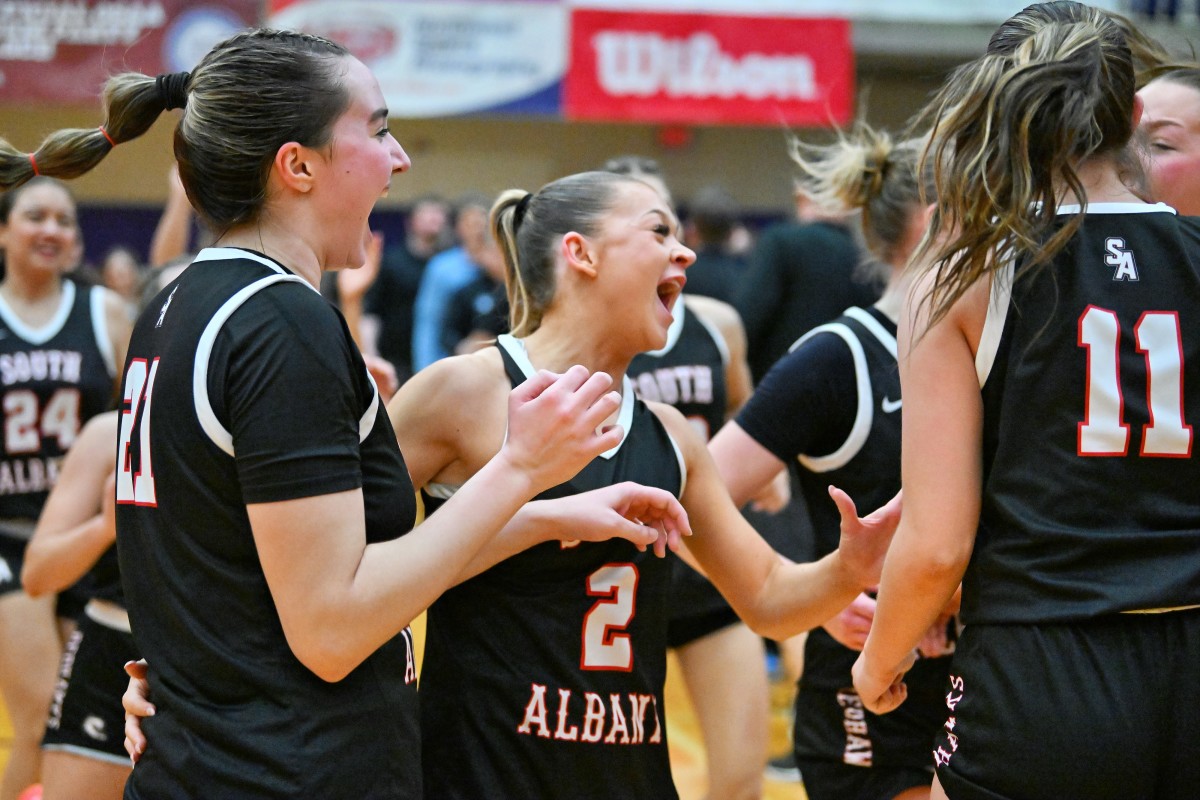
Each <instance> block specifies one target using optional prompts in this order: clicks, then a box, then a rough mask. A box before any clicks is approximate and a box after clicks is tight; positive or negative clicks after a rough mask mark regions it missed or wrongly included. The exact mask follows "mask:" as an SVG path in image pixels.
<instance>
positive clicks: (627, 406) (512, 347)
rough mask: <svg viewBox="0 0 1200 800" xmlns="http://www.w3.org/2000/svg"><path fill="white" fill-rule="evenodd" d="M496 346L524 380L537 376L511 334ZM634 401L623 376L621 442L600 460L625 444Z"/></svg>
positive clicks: (619, 418)
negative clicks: (514, 364) (508, 356)
mask: <svg viewBox="0 0 1200 800" xmlns="http://www.w3.org/2000/svg"><path fill="white" fill-rule="evenodd" d="M496 344H498V345H499V346H500V347H503V348H504V352H506V353H508V354H509V355H510V356H511V357H512V360H513V361H515V362H516V364H517V366H518V367H520V369H521V374H523V375H524V376H525V377H526V378H532V377H533V376H534V375H535V374H537V370H536V369H534V367H533V362H531V361H530V360H529V353H528V351H526V350H525V343H524V342H523V341H521V340H520V339H518V338H516V337H515V336H513V335H512V334H509V333H502V334H500V335H499V336H498V337H496ZM635 399H636V395H634V393H633V383H632V382H631V381H630V380H629V376H628V375H623V376H622V377H621V409H620V411H618V412H617V424H618V425H620V426H621V441H619V442H617V444H616V446H615V447H613V448H612V449H610V450H606V451H604V452H603V453H601V454H600V457H601V458H604V459H610V458H612V457H613V456H615V455H616V454H617V452H618V451H619V450H620V449H621V445H623V444H625V440H626V439H627V438H628V437H629V426H630V424H632V422H633V403H634V400H635ZM504 439H505V441H508V431H507V430H506V431H505V432H504Z"/></svg>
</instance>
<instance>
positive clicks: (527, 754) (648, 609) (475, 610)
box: [139, 335, 685, 800]
mask: <svg viewBox="0 0 1200 800" xmlns="http://www.w3.org/2000/svg"><path fill="white" fill-rule="evenodd" d="M498 346H499V347H500V348H501V353H502V356H503V358H504V364H505V368H506V370H507V372H508V375H509V378H510V379H511V381H512V383H513V385H514V386H516V385H518V384H520V383H522V382H523V381H524V380H525V379H526V377H528V376H530V375H532V374H533V372H534V370H533V367H532V365H531V364H530V363H529V359H528V356H526V354H525V348H524V345H523V344H522V343H521V342H520V341H519V340H517V339H514V338H513V337H511V336H508V335H504V336H501V337H500V340H499V343H498ZM623 394H624V399H623V401H622V404H621V410H620V419H619V421H620V424H621V425H622V427H623V428H624V430H625V432H626V433H625V438H624V440H623V441H622V442H621V444H620V445H619V446H618V447H616V448H614V449H613V450H610V451H609V452H607V453H605V454H603V455H602V456H600V457H599V458H596V459H595V460H594V461H592V462H591V463H590V464H589V465H588V466H586V467H585V468H584V469H583V470H582V471H581V472H580V473H579V474H578V475H577V476H576V477H575V478H573V479H572V480H570V481H568V482H567V483H564V484H561V485H559V486H557V487H555V488H554V489H551V490H550V491H548V492H545V493H544V494H542V495H540V496H539V497H540V498H552V497H564V496H569V495H572V494H577V493H580V492H584V491H588V490H590V489H597V488H601V487H604V486H608V485H611V484H614V483H618V482H621V481H636V482H638V483H641V484H645V485H648V486H657V487H660V488H663V489H666V490H668V491H670V492H671V493H672V494H675V495H676V496H678V495H680V494H681V493H682V490H683V482H684V479H685V478H684V474H683V466H682V463H681V456H680V454H679V451H678V449H677V448H676V446H675V443H674V442H673V441H672V440H671V437H670V436H669V434H668V433H667V431H666V429H665V428H664V427H663V425H662V423H661V422H660V421H659V420H658V418H657V417H656V416H655V415H654V413H653V412H652V411H651V410H650V409H649V408H647V407H646V406H645V405H644V404H643V403H642V402H641V401H640V400H637V399H636V398H635V397H634V394H633V391H632V389H631V388H630V384H629V382H628V381H626V383H625V386H624V391H623ZM451 493H452V488H451V487H444V486H431V487H426V492H425V501H426V503H427V511H429V512H430V513H436V508H437V507H438V506H439V505H440V502H441V501H440V500H439V499H438V498H439V497H440V498H445V497H448V496H449V494H451ZM562 534H563V540H564V541H562V542H557V541H555V542H545V543H543V544H540V545H537V546H535V547H532V548H530V549H529V550H526V551H525V552H523V553H519V554H517V555H515V556H513V557H511V558H509V559H507V560H505V561H503V562H501V563H499V564H497V565H495V566H494V567H492V568H491V569H489V570H487V571H485V572H483V573H481V574H479V575H477V576H475V577H474V578H471V579H470V580H468V581H465V582H464V583H462V584H460V585H459V586H456V587H454V588H452V589H450V590H448V591H447V592H446V593H445V594H443V595H442V596H441V597H440V598H439V599H438V600H437V602H436V603H434V604H433V606H432V608H430V610H429V618H428V620H429V621H428V629H427V634H426V644H425V660H424V663H423V666H422V671H421V735H422V738H423V748H422V749H423V757H424V777H425V791H426V795H427V796H428V797H431V798H438V800H449V799H450V798H457V799H459V800H477V798H533V797H536V798H539V799H540V800H553V799H554V798H562V800H567V799H568V798H570V800H587V799H588V798H594V799H595V800H609V798H614V797H639V798H641V797H645V798H651V797H652V798H674V797H676V793H675V788H674V784H673V783H672V780H671V769H670V764H669V761H668V757H667V741H666V727H665V723H664V719H663V682H664V680H665V677H666V651H667V643H666V630H667V612H668V596H667V590H668V582H669V577H670V568H669V567H670V565H669V562H668V561H666V560H665V559H660V558H657V557H655V556H654V554H653V552H651V551H647V552H645V553H640V552H638V551H637V549H636V548H635V547H634V546H633V545H632V544H630V543H629V542H627V541H624V540H613V541H609V542H599V543H578V542H572V541H571V532H570V531H568V530H564V531H563V532H562ZM139 769H140V767H139Z"/></svg>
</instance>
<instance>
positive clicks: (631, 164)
mask: <svg viewBox="0 0 1200 800" xmlns="http://www.w3.org/2000/svg"><path fill="white" fill-rule="evenodd" d="M600 171H601V172H615V173H617V174H618V175H632V176H633V177H635V178H637V179H638V180H641V181H645V182H646V183H648V184H650V185H651V186H653V187H654V188H655V189H657V190H658V193H659V194H661V195H662V196H663V199H664V200H666V201H667V202H668V203H670V204H671V205H672V206H674V205H675V200H674V199H673V198H672V197H671V190H670V189H668V188H667V182H666V179H665V178H664V177H663V172H662V167H660V166H659V165H658V162H657V161H655V160H654V159H653V158H647V157H646V156H635V155H623V156H614V157H612V158H610V159H609V160H608V161H605V162H604V164H603V165H601V167H600Z"/></svg>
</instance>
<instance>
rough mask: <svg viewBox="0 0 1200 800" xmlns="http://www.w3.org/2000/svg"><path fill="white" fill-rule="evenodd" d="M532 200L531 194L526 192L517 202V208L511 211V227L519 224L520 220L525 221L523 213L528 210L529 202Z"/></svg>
mask: <svg viewBox="0 0 1200 800" xmlns="http://www.w3.org/2000/svg"><path fill="white" fill-rule="evenodd" d="M532 199H533V192H526V193H525V196H524V197H522V198H521V199H520V200H518V201H517V207H516V208H514V209H513V227H514V228H515V227H517V226H518V225H520V224H521V220H523V219H525V211H526V210H527V209H528V208H529V201H530V200H532Z"/></svg>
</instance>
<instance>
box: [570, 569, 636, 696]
mask: <svg viewBox="0 0 1200 800" xmlns="http://www.w3.org/2000/svg"><path fill="white" fill-rule="evenodd" d="M637 584H638V570H637V567H635V566H634V565H633V564H606V565H605V566H603V567H601V568H600V569H598V570H596V571H595V572H593V573H592V574H591V575H589V576H588V579H587V593H588V594H589V595H591V596H592V597H599V598H601V599H599V600H597V601H596V603H595V604H594V605H593V606H592V607H591V608H590V609H589V610H588V612H587V614H585V615H584V616H583V656H582V658H581V659H580V664H579V666H580V668H582V669H589V670H612V671H619V672H629V671H630V670H631V669H633V643H632V642H631V641H630V637H629V634H628V633H624V632H623V631H624V630H625V627H626V626H627V625H629V621H630V620H631V619H633V613H634V611H635V606H636V603H635V602H634V601H635V598H636V597H637Z"/></svg>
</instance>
